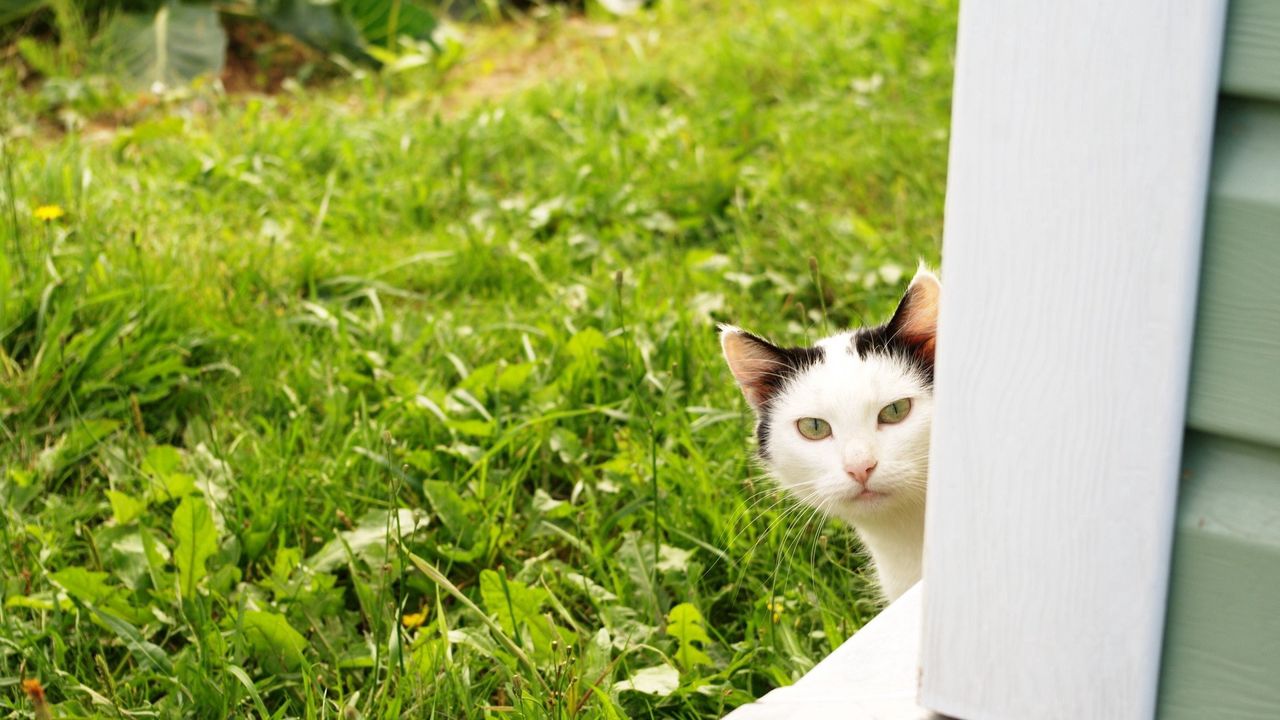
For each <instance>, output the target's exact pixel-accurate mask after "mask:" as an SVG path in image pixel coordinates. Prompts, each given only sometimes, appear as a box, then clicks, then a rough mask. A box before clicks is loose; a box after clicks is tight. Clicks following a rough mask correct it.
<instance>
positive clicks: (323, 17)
mask: <svg viewBox="0 0 1280 720" xmlns="http://www.w3.org/2000/svg"><path fill="white" fill-rule="evenodd" d="M255 4H256V7H257V10H258V16H259V17H261V18H262V19H263V20H265V21H266V22H267V24H268V25H270V26H271V27H272V28H274V29H275V30H276V31H277V32H282V33H288V34H290V35H292V36H294V37H296V38H298V39H299V40H301V41H302V42H304V43H306V44H308V45H310V46H312V47H314V48H316V49H318V50H322V51H324V52H338V53H342V54H343V55H346V56H347V57H349V58H351V59H353V60H360V61H363V62H372V60H373V58H372V57H370V55H369V53H367V52H365V49H364V45H365V42H364V38H363V37H361V35H360V30H359V29H358V28H357V27H356V26H355V25H353V24H352V22H351V21H350V20H349V19H348V18H347V17H345V16H344V15H343V13H342V8H341V7H340V6H339V4H338V3H337V2H334V1H325V0H257V2H256V3H255Z"/></svg>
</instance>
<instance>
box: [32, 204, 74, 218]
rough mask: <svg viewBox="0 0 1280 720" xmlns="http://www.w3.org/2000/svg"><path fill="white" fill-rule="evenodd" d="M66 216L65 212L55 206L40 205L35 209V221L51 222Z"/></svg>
mask: <svg viewBox="0 0 1280 720" xmlns="http://www.w3.org/2000/svg"><path fill="white" fill-rule="evenodd" d="M66 214H67V211H65V210H63V209H62V208H61V207H59V206H57V205H41V206H40V207H38V208H36V219H37V220H43V221H45V222H52V221H54V220H57V219H58V218H60V217H62V216H63V215H66Z"/></svg>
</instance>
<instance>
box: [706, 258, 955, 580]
mask: <svg viewBox="0 0 1280 720" xmlns="http://www.w3.org/2000/svg"><path fill="white" fill-rule="evenodd" d="M941 293H942V285H941V283H939V282H938V278H937V277H936V276H934V274H933V273H931V272H929V270H928V269H926V268H925V267H924V266H923V265H922V266H921V267H920V270H919V271H917V273H916V275H915V277H914V278H913V279H912V280H911V284H910V286H908V288H907V291H906V293H905V294H904V295H903V297H902V300H901V302H900V303H899V304H898V308H897V310H896V311H895V312H894V314H893V317H892V318H891V319H890V320H889V321H888V322H887V323H885V324H883V325H879V326H876V327H869V328H860V329H856V330H850V331H848V332H843V333H839V334H837V335H833V336H831V337H829V338H825V339H823V340H819V341H818V343H817V344H816V345H814V346H813V347H779V346H777V345H774V344H772V343H770V342H769V341H767V340H765V339H763V338H761V337H759V336H756V335H753V334H751V333H749V332H746V331H744V330H741V329H739V328H736V327H733V326H729V325H721V326H720V344H721V347H722V349H723V350H724V357H725V360H726V361H727V362H728V364H729V370H730V371H731V372H732V373H733V377H734V379H735V380H737V382H738V386H739V387H740V388H741V390H742V394H743V395H744V396H745V397H746V399H747V403H748V404H749V405H750V406H751V408H752V409H753V410H754V411H755V413H756V418H757V424H756V436H757V438H758V441H759V442H758V447H757V452H758V455H759V459H760V461H761V462H762V463H763V464H764V465H765V467H766V468H767V469H768V471H769V473H770V475H772V476H773V478H774V479H775V480H776V481H777V482H778V484H779V485H781V486H782V487H783V488H785V489H786V490H787V491H789V492H790V493H791V494H792V495H794V496H795V497H796V499H798V500H799V501H800V502H802V503H805V504H807V505H809V506H812V507H814V508H817V509H818V510H820V511H822V512H824V513H826V514H827V515H830V516H834V517H838V518H840V519H843V520H844V521H846V522H848V523H849V524H850V525H852V526H853V528H854V530H855V531H856V532H857V534H858V537H859V538H860V539H861V540H862V544H863V546H865V547H866V549H867V551H868V552H869V553H870V554H871V560H872V565H873V566H874V569H875V574H876V578H877V580H878V581H879V585H880V589H881V591H882V592H883V594H884V596H885V598H886V599H887V600H889V601H890V602H892V601H893V600H895V599H896V598H897V597H898V596H900V595H901V594H902V593H904V592H906V591H907V590H908V589H909V588H910V587H911V586H912V585H914V584H915V583H916V582H917V581H919V580H920V564H921V559H922V557H921V556H922V554H923V551H924V508H925V486H926V482H927V479H928V475H929V430H930V425H931V421H932V417H933V407H934V405H933V361H934V354H935V353H934V350H935V346H936V335H937V326H938V300H939V297H940V295H941Z"/></svg>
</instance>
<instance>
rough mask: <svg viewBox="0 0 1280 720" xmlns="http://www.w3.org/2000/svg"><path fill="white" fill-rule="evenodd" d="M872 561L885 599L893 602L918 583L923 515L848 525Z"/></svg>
mask: <svg viewBox="0 0 1280 720" xmlns="http://www.w3.org/2000/svg"><path fill="white" fill-rule="evenodd" d="M850 524H852V525H853V527H854V529H855V530H856V531H857V532H858V537H859V538H860V539H861V540H862V544H863V545H864V546H866V548H867V551H868V552H870V553H871V559H872V560H873V561H874V564H875V569H876V577H877V578H878V579H879V581H880V588H881V590H883V591H884V595H885V598H886V599H888V600H889V602H893V601H894V600H896V599H897V598H898V596H899V595H901V594H903V593H904V592H906V591H907V590H909V589H911V586H912V585H915V584H916V583H917V582H919V580H920V564H921V559H922V556H923V554H924V511H923V508H921V509H919V510H917V511H916V512H905V513H895V514H893V515H891V516H889V517H885V518H876V519H875V520H873V521H868V520H867V519H866V518H861V519H859V521H858V522H857V523H850Z"/></svg>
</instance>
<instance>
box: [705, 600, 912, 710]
mask: <svg viewBox="0 0 1280 720" xmlns="http://www.w3.org/2000/svg"><path fill="white" fill-rule="evenodd" d="M921 596H922V588H921V586H920V585H919V584H917V585H916V586H915V587H913V588H912V589H910V590H908V591H907V592H906V593H904V594H903V595H902V597H900V598H898V599H897V600H896V601H895V602H894V603H893V604H892V605H890V606H889V607H887V608H885V610H884V611H883V612H881V613H880V614H879V615H877V616H876V618H875V619H874V620H872V621H871V622H869V623H867V625H866V627H864V628H862V629H861V630H859V631H858V632H857V633H855V634H854V636H853V637H851V638H849V639H848V640H847V641H845V643H844V644H843V645H841V646H840V647H838V648H836V651H835V652H833V653H831V655H829V656H827V658H826V659H824V660H823V661H822V662H820V663H818V664H817V666H815V667H814V668H813V669H812V670H810V671H809V672H808V673H806V674H805V676H804V677H802V678H800V680H799V681H797V682H796V683H795V684H794V685H789V686H787V687H782V688H778V689H777V690H774V691H773V692H771V693H769V694H768V695H765V696H764V697H763V698H761V699H759V700H757V701H756V702H754V703H752V704H750V705H744V706H742V707H740V708H738V709H737V710H734V711H733V712H732V713H730V714H729V715H728V716H726V717H725V720H848V719H849V718H857V719H858V720H930V719H931V718H936V717H937V716H935V715H934V714H933V713H930V712H928V711H927V710H923V709H921V708H920V706H918V705H917V704H916V701H915V697H916V678H917V676H918V670H919V664H918V662H917V657H918V655H919V649H920V601H921Z"/></svg>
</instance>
